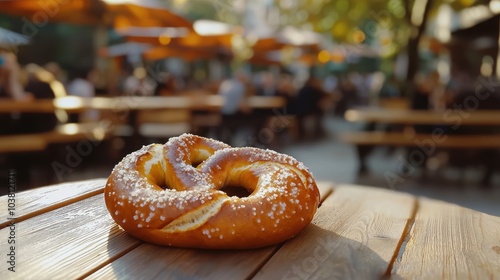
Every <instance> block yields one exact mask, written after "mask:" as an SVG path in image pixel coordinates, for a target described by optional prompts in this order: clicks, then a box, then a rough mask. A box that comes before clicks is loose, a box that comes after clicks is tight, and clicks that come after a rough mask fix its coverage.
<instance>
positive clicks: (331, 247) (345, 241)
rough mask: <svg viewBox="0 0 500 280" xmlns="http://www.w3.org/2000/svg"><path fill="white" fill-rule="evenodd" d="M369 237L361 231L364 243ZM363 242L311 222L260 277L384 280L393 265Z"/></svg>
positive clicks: (272, 260) (360, 236) (267, 266)
mask: <svg viewBox="0 0 500 280" xmlns="http://www.w3.org/2000/svg"><path fill="white" fill-rule="evenodd" d="M368 238H369V236H367V235H366V233H365V232H361V231H360V232H359V239H361V240H363V243H366V242H367V240H368ZM370 239H371V240H373V239H372V237H370ZM363 243H361V242H358V241H355V240H352V239H349V238H346V237H343V236H340V235H338V234H337V233H335V232H333V231H331V230H327V229H324V228H322V227H320V226H318V225H315V224H311V225H309V226H308V227H307V228H306V229H305V231H304V232H302V233H301V234H300V235H299V236H297V237H295V238H294V239H292V240H290V241H288V242H287V243H285V244H284V245H283V246H282V247H281V248H280V250H279V251H278V252H277V253H276V254H275V255H274V256H273V257H272V258H271V259H270V260H269V261H268V262H267V264H266V265H265V266H264V267H263V268H262V269H261V270H260V271H259V273H258V274H257V275H256V278H257V279H277V278H278V279H329V280H335V279H384V278H385V273H386V271H387V269H388V266H389V264H388V263H387V262H386V261H385V260H384V259H382V258H381V257H380V256H379V254H378V253H376V252H375V251H373V250H372V249H370V248H369V247H368V246H367V245H366V244H363Z"/></svg>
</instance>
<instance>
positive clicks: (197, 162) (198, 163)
mask: <svg viewBox="0 0 500 280" xmlns="http://www.w3.org/2000/svg"><path fill="white" fill-rule="evenodd" d="M202 162H203V160H201V161H193V162H191V166H192V167H194V168H197V167H198V165H200V164H201V163H202Z"/></svg>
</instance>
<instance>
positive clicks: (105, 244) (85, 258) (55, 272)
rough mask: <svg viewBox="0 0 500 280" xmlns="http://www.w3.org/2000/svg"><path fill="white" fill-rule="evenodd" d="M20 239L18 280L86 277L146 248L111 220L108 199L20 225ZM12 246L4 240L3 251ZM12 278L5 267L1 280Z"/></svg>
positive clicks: (80, 203)
mask: <svg viewBox="0 0 500 280" xmlns="http://www.w3.org/2000/svg"><path fill="white" fill-rule="evenodd" d="M9 230H10V229H9V228H4V229H2V230H0V236H8V234H9V232H8V231H9ZM15 233H16V237H15V241H16V243H15V253H16V256H17V259H16V272H15V277H16V278H17V279H75V278H78V277H82V276H85V274H86V273H89V272H91V271H95V270H97V269H98V268H99V267H101V266H103V265H104V264H106V263H108V262H109V261H110V260H113V259H115V258H117V257H119V256H121V255H123V254H125V253H126V252H128V251H130V250H131V249H133V248H135V247H137V245H138V244H139V243H140V241H138V240H137V239H135V238H132V237H131V236H130V235H128V234H126V233H124V232H123V231H122V230H121V229H119V228H118V226H117V225H116V224H115V222H114V221H113V220H112V219H111V216H110V215H109V214H108V211H107V209H106V207H105V205H104V197H103V195H102V194H100V195H96V196H93V197H90V198H87V199H85V200H82V201H78V202H76V203H73V204H71V205H68V206H65V207H62V208H59V209H55V210H53V211H50V212H49V213H45V214H42V215H39V216H36V217H34V218H32V219H29V220H26V221H24V222H21V223H17V224H16V225H15ZM8 246H11V245H8V244H7V238H2V239H0V248H8ZM2 259H4V258H2ZM12 275H13V274H12V272H10V271H8V270H7V265H2V266H0V279H9V278H8V277H9V276H12Z"/></svg>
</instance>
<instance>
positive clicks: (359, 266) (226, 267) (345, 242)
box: [106, 224, 388, 280]
mask: <svg viewBox="0 0 500 280" xmlns="http://www.w3.org/2000/svg"><path fill="white" fill-rule="evenodd" d="M120 230H121V229H120ZM360 234H361V233H360ZM109 238H110V240H108V253H110V254H111V252H113V251H114V252H116V247H115V246H116V245H119V244H120V243H122V244H121V246H123V242H124V241H126V242H133V240H131V239H134V238H133V237H132V236H130V235H129V234H126V233H124V232H122V234H118V235H117V230H116V229H111V230H110V235H109ZM115 238H119V239H121V240H120V241H118V240H113V239H115ZM123 238H125V239H128V240H123ZM110 257H112V256H111V255H110ZM387 267H388V263H387V262H386V261H384V260H383V259H382V258H381V257H380V256H379V255H378V254H377V253H376V252H374V251H373V250H372V249H370V248H368V247H367V246H366V245H364V244H362V243H360V242H358V241H354V240H352V239H348V238H345V237H342V236H340V235H338V234H336V233H334V232H333V231H329V230H325V229H322V228H321V227H319V226H316V225H313V224H311V225H310V226H309V227H307V228H306V230H305V231H304V232H302V234H300V235H299V236H297V237H295V238H293V239H292V240H290V241H288V242H286V243H285V244H284V245H283V246H270V247H266V248H261V249H252V250H196V249H181V248H169V247H161V246H157V245H152V244H148V243H144V244H141V245H140V246H139V247H137V248H135V249H134V250H132V251H131V252H129V253H127V254H125V255H124V256H122V257H121V258H119V259H117V260H115V261H113V262H112V263H111V265H110V266H109V267H108V270H109V271H107V274H106V276H111V275H113V276H114V277H115V278H118V279H157V278H158V279H207V278H209V279H249V278H255V279H329V280H334V279H381V278H384V274H385V272H386V270H387ZM257 271H258V273H257Z"/></svg>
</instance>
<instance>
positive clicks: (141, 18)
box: [0, 0, 192, 28]
mask: <svg viewBox="0 0 500 280" xmlns="http://www.w3.org/2000/svg"><path fill="white" fill-rule="evenodd" d="M0 13H4V14H8V15H14V16H19V17H22V20H23V21H24V22H25V23H26V24H31V25H34V26H38V27H42V26H44V25H45V24H46V23H47V22H49V21H50V22H64V23H72V24H105V25H109V26H113V27H115V28H123V27H127V26H176V27H187V28H192V24H191V23H190V22H189V21H188V20H186V19H184V18H182V17H180V16H178V15H175V14H173V13H172V12H170V11H168V10H166V9H164V8H162V6H161V5H159V4H157V3H156V2H154V1H152V0H150V1H144V0H142V1H141V0H65V1H40V0H2V1H1V4H0Z"/></svg>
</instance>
